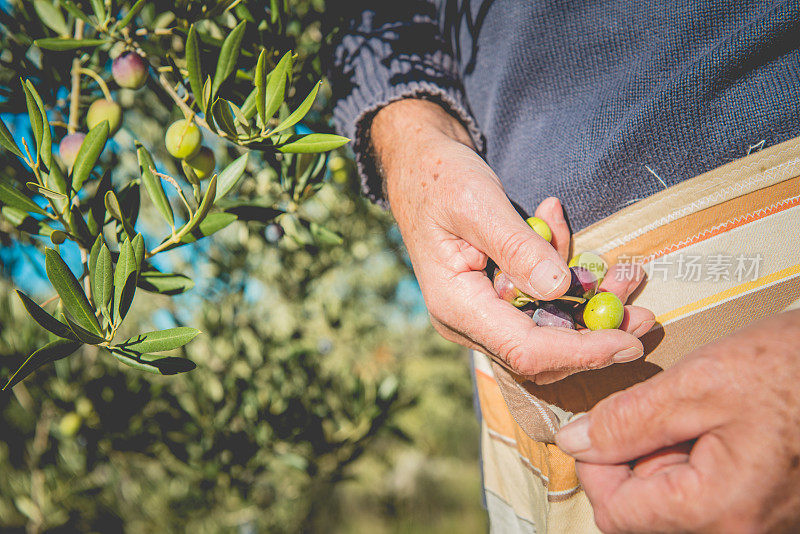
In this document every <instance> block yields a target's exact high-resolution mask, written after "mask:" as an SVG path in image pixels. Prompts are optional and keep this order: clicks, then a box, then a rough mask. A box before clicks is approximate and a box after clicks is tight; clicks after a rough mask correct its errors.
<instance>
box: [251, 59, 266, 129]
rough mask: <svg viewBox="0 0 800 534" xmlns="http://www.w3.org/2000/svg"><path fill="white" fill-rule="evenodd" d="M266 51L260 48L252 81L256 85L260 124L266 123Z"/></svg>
mask: <svg viewBox="0 0 800 534" xmlns="http://www.w3.org/2000/svg"><path fill="white" fill-rule="evenodd" d="M266 62H267V51H266V50H261V53H260V54H259V55H258V63H256V72H255V76H254V77H253V83H254V84H255V86H256V92H257V95H256V109H257V110H258V116H259V117H260V118H261V124H266V123H267V67H266Z"/></svg>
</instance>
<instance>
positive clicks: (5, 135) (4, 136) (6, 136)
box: [0, 119, 25, 159]
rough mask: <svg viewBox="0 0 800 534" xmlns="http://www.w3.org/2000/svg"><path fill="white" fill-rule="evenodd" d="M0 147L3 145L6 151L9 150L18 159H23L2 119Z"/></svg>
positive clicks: (0, 123) (0, 121) (0, 122)
mask: <svg viewBox="0 0 800 534" xmlns="http://www.w3.org/2000/svg"><path fill="white" fill-rule="evenodd" d="M0 145H3V146H4V147H5V148H6V150H9V151H10V152H12V153H13V154H15V155H17V156H19V157H20V158H22V159H25V157H24V156H23V155H22V151H21V150H20V149H19V147H18V146H17V143H16V142H15V141H14V136H13V135H11V132H9V131H8V128H7V127H6V123H4V122H3V120H2V119H0Z"/></svg>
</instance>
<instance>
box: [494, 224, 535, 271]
mask: <svg viewBox="0 0 800 534" xmlns="http://www.w3.org/2000/svg"><path fill="white" fill-rule="evenodd" d="M496 242H497V247H498V248H497V250H498V253H499V254H500V258H495V260H496V261H502V262H504V263H505V264H506V265H507V266H509V267H510V270H511V271H512V272H513V271H517V272H519V270H521V269H532V268H533V267H534V265H535V263H536V261H535V260H533V259H532V258H531V255H530V245H531V243H530V235H529V234H528V232H524V231H521V230H515V231H512V232H508V233H503V234H502V235H501V236H500V237H499V238H498V239H497V241H496ZM507 268H508V267H507Z"/></svg>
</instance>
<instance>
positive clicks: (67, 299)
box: [45, 248, 101, 335]
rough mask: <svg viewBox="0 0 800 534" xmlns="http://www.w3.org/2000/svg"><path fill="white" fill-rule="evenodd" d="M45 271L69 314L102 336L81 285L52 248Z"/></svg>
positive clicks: (48, 254) (46, 256)
mask: <svg viewBox="0 0 800 534" xmlns="http://www.w3.org/2000/svg"><path fill="white" fill-rule="evenodd" d="M45 270H46V271H47V277H48V278H49V279H50V283H52V284H53V287H54V288H55V289H56V291H57V292H58V296H59V297H61V303H62V304H63V305H64V309H65V310H66V311H67V313H69V314H70V315H71V316H72V317H73V318H74V319H75V322H76V323H77V324H78V325H80V326H82V327H83V328H85V329H86V330H88V331H89V332H92V333H93V334H96V335H100V334H101V330H100V323H98V322H97V317H95V315H94V309H92V306H91V304H89V300H88V299H87V298H86V294H84V292H83V289H81V285H80V283H79V282H78V280H77V279H76V278H75V275H73V274H72V271H70V270H69V267H68V266H67V264H66V263H65V262H64V260H63V259H61V256H60V255H59V254H58V252H56V251H55V250H53V249H50V248H48V249H46V250H45Z"/></svg>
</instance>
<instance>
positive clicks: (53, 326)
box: [17, 290, 75, 340]
mask: <svg viewBox="0 0 800 534" xmlns="http://www.w3.org/2000/svg"><path fill="white" fill-rule="evenodd" d="M17 295H19V299H20V300H21V301H22V304H23V305H24V306H25V309H26V310H28V313H29V314H30V315H31V317H33V320H34V321H36V322H37V323H39V326H41V327H42V328H44V329H45V330H47V331H48V332H52V333H53V334H55V335H57V336H58V337H61V338H64V339H70V340H75V335H74V334H73V333H72V330H70V329H69V327H68V326H67V325H65V324H64V323H62V322H61V321H59V320H58V319H56V318H55V317H53V316H52V315H50V314H49V313H47V311H46V310H45V309H44V308H42V307H41V306H39V305H38V304H36V303H35V302H34V301H33V299H32V298H30V297H29V296H28V295H26V294H25V293H23V292H22V291H20V290H17Z"/></svg>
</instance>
